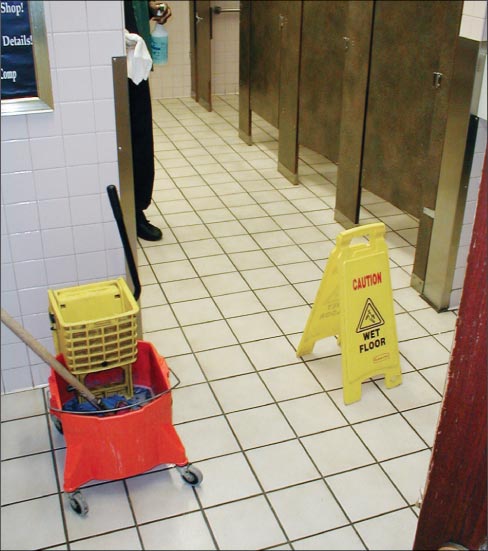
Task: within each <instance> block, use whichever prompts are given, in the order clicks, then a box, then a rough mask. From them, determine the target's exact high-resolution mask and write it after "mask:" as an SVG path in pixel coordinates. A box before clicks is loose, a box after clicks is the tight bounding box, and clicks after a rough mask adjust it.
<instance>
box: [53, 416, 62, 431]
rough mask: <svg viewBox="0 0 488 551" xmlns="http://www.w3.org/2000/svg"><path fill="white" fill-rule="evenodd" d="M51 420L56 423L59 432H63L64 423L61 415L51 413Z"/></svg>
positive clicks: (55, 426)
mask: <svg viewBox="0 0 488 551" xmlns="http://www.w3.org/2000/svg"><path fill="white" fill-rule="evenodd" d="M51 422H52V424H53V425H54V428H55V429H56V430H57V431H58V432H59V434H63V423H61V420H60V419H59V417H56V415H53V414H51Z"/></svg>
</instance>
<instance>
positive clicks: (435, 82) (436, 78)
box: [432, 71, 444, 88]
mask: <svg viewBox="0 0 488 551" xmlns="http://www.w3.org/2000/svg"><path fill="white" fill-rule="evenodd" d="M443 76H444V74H443V73H439V72H437V71H434V72H433V73H432V86H433V87H434V88H440V87H441V81H442V77H443Z"/></svg>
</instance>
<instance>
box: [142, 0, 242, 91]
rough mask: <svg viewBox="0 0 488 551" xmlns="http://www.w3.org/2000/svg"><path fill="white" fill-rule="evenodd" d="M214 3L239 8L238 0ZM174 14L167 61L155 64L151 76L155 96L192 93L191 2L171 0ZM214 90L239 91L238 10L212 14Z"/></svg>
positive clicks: (214, 4) (168, 29)
mask: <svg viewBox="0 0 488 551" xmlns="http://www.w3.org/2000/svg"><path fill="white" fill-rule="evenodd" d="M210 4H211V6H212V7H213V6H220V7H221V8H239V1H238V0H222V1H218V0H214V1H212V2H211V3H210ZM169 5H170V6H171V13H172V15H171V18H170V19H169V21H168V22H167V23H166V30H167V31H168V63H167V65H161V66H155V67H154V71H153V72H152V73H151V76H150V83H151V95H152V98H153V99H162V98H178V97H190V96H191V63H190V2H189V1H188V0H178V1H174V0H173V1H172V2H169ZM211 48H212V50H211V57H212V61H211V63H212V91H213V93H214V94H237V92H238V91H239V14H238V13H221V14H220V15H214V16H213V39H212V41H211Z"/></svg>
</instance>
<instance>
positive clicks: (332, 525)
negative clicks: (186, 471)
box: [1, 96, 456, 550]
mask: <svg viewBox="0 0 488 551" xmlns="http://www.w3.org/2000/svg"><path fill="white" fill-rule="evenodd" d="M237 108H238V97H237V96H223V97H215V99H214V111H213V112H212V113H207V112H206V111H205V110H204V109H202V108H201V107H200V106H199V105H198V104H196V103H195V102H194V101H193V100H192V99H189V98H185V99H171V100H160V101H155V102H154V109H153V117H154V129H155V130H154V132H155V144H156V145H155V156H156V159H157V163H156V179H155V192H154V202H153V204H152V205H151V207H150V209H149V210H148V217H149V218H150V219H151V221H152V222H153V223H156V224H159V225H160V226H161V228H162V229H163V233H164V239H163V241H162V242H156V243H154V242H145V241H140V242H139V244H138V265H139V276H140V279H141V282H142V285H143V289H142V296H141V307H142V320H143V329H144V339H145V340H148V341H150V342H152V344H153V345H154V346H155V347H156V348H157V350H158V351H159V353H160V354H161V355H163V356H165V357H166V360H167V362H168V365H169V366H170V368H171V369H172V370H173V372H174V374H175V375H176V376H177V377H178V379H179V380H180V383H179V385H178V386H177V387H176V388H175V389H174V390H173V391H172V398H173V404H172V412H173V424H174V426H175V428H176V430H177V432H178V435H179V436H180V438H181V440H182V443H183V444H184V446H185V450H186V452H187V455H188V457H189V459H190V461H193V462H194V463H195V464H196V465H197V466H198V467H199V468H200V469H201V470H202V472H203V475H204V479H203V482H202V484H201V486H200V487H197V488H193V487H190V486H189V485H187V484H185V483H184V482H183V481H182V479H181V478H180V476H179V475H178V473H177V472H176V470H175V469H174V468H172V466H171V465H160V466H157V467H155V468H153V469H151V470H150V471H148V472H144V473H139V474H137V475H135V476H133V477H130V478H127V479H125V480H122V481H91V482H90V483H88V484H86V485H85V487H84V489H83V493H84V495H85V497H86V500H87V501H88V504H89V508H90V511H89V513H88V516H87V517H86V518H80V517H78V516H77V515H76V514H75V513H74V512H73V511H72V510H71V509H70V507H69V506H68V504H67V502H66V496H65V494H64V493H63V492H62V488H63V476H64V474H63V473H64V458H65V454H66V453H65V452H66V450H65V441H64V437H63V436H62V435H61V434H59V433H58V432H57V431H56V430H53V427H52V426H51V423H50V421H49V415H48V414H47V412H46V405H45V404H46V403H47V397H46V396H45V390H46V389H45V388H37V389H34V390H30V391H24V392H18V393H14V394H10V395H4V396H2V401H1V409H2V432H1V443H2V446H1V454H2V455H1V458H2V502H1V503H2V510H1V512H2V524H1V547H2V549H48V548H49V549H68V548H69V549H80V550H81V549H141V550H142V549H175V550H179V549H187V550H198V549H220V550H225V549H269V550H271V549H408V548H411V544H412V542H413V538H414V534H415V527H416V519H417V515H418V509H417V508H416V506H415V502H416V500H417V498H418V496H419V493H420V488H422V486H423V484H424V482H425V476H426V472H427V468H428V463H429V460H430V451H431V447H432V445H433V440H434V434H435V429H436V424H437V418H438V415H439V410H440V403H441V400H442V393H443V390H444V381H445V377H446V373H447V365H448V362H449V354H450V348H451V346H452V340H453V335H454V330H455V322H456V314H455V313H454V312H446V313H443V314H438V313H436V312H435V311H434V310H433V309H432V308H431V307H430V306H429V305H428V304H427V303H426V302H425V301H424V300H422V299H421V298H420V297H419V295H418V293H417V292H416V291H415V290H414V289H413V288H411V287H410V273H411V268H412V262H413V253H414V248H413V245H414V244H415V238H416V235H417V229H418V223H417V221H416V220H415V219H414V218H412V217H411V216H409V215H408V214H404V213H402V212H401V211H400V210H398V209H397V208H395V207H392V206H391V205H389V204H387V203H385V202H384V201H382V200H381V199H380V198H379V197H377V196H376V195H374V194H372V193H370V192H368V191H364V192H363V194H362V207H361V223H369V222H371V221H375V220H376V219H377V218H376V217H378V218H379V219H380V220H381V221H383V222H384V223H385V224H386V225H387V230H388V231H387V244H388V248H389V252H390V267H391V279H392V287H393V290H394V291H393V298H394V308H395V312H396V323H397V331H398V337H399V350H400V354H401V365H402V372H403V383H402V385H400V386H398V387H396V388H393V389H386V388H385V385H384V381H383V379H382V378H381V377H375V378H374V380H371V381H368V382H365V384H363V386H362V398H361V400H360V401H359V402H357V403H355V404H352V405H349V406H345V405H344V403H343V396H342V372H341V350H340V348H339V346H338V345H337V342H336V340H335V339H334V338H327V339H323V340H322V341H319V342H317V343H316V345H315V348H314V351H313V353H311V354H309V355H307V356H305V357H303V358H297V357H296V354H295V350H296V346H297V345H298V342H299V340H300V338H301V333H302V331H303V328H304V323H305V321H306V319H307V312H309V310H310V307H311V305H312V303H313V300H314V299H315V295H316V292H317V288H318V285H319V283H320V280H321V277H322V273H323V269H324V267H325V265H326V261H327V258H328V256H329V254H330V252H331V250H332V249H333V247H334V246H335V237H336V235H337V233H338V232H339V231H342V227H341V226H340V225H339V224H337V223H336V222H335V221H334V210H333V206H334V193H335V191H334V190H335V186H334V182H335V178H336V172H337V170H336V167H335V166H334V165H333V164H332V163H330V162H329V161H328V160H327V159H324V158H323V157H322V156H320V155H318V154H317V153H314V152H312V151H310V150H307V149H305V148H301V149H300V164H299V175H300V184H299V185H298V186H293V185H292V184H290V183H289V182H288V180H286V179H285V178H284V177H283V176H281V174H279V173H278V171H277V170H276V161H277V148H278V144H277V141H276V137H277V132H276V130H275V129H274V128H272V127H271V126H270V125H268V124H267V123H265V122H264V121H262V120H261V119H259V117H257V116H253V120H254V123H255V124H254V126H253V139H254V145H252V146H247V145H245V144H243V142H242V141H241V140H240V139H239V138H238V136H237V124H238V111H237ZM171 381H172V382H173V384H175V381H176V378H175V377H174V376H173V375H172V376H171ZM102 453H103V452H102ZM26 526H29V528H30V529H29V530H26V529H25V527H26Z"/></svg>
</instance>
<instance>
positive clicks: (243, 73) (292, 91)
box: [239, 0, 348, 183]
mask: <svg viewBox="0 0 488 551" xmlns="http://www.w3.org/2000/svg"><path fill="white" fill-rule="evenodd" d="M347 10H348V2H341V1H322V0H318V1H317V0H314V1H312V0H302V1H300V2H297V1H273V2H268V1H266V0H253V1H247V2H241V25H240V44H241V47H240V58H239V62H240V80H239V85H240V86H239V94H240V98H239V111H240V124H239V134H240V136H241V138H242V139H243V140H244V141H246V142H247V143H252V124H251V121H252V113H255V114H256V115H259V116H260V117H262V118H263V119H264V120H265V121H267V122H268V123H270V124H271V125H273V126H275V127H276V128H278V129H279V131H280V132H279V149H278V169H279V170H280V172H282V173H283V174H284V175H285V176H286V177H287V178H288V179H289V180H290V181H292V182H293V183H298V177H297V176H298V174H297V172H298V148H299V145H303V146H305V147H308V148H310V149H312V150H313V151H316V152H318V153H320V154H322V155H324V156H325V157H327V158H328V159H329V160H331V161H333V162H337V159H338V153H339V137H340V134H339V133H340V118H341V110H342V80H343V74H342V73H343V68H344V53H345V49H346V42H345V41H344V38H343V35H344V29H345V23H346V14H347Z"/></svg>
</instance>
